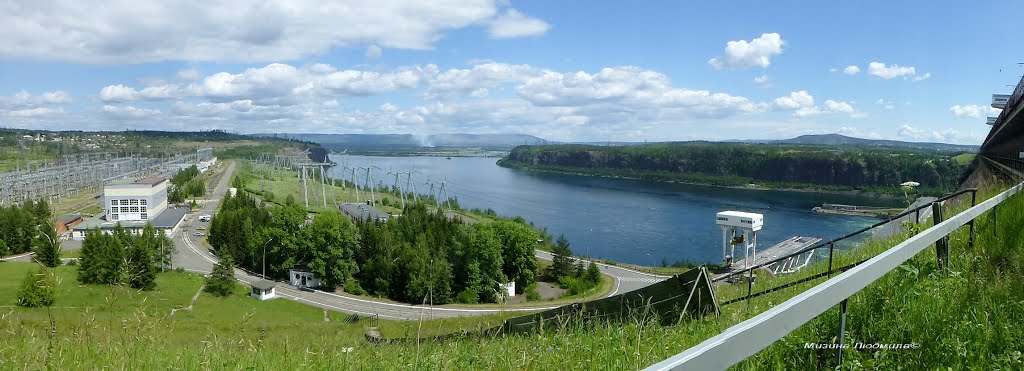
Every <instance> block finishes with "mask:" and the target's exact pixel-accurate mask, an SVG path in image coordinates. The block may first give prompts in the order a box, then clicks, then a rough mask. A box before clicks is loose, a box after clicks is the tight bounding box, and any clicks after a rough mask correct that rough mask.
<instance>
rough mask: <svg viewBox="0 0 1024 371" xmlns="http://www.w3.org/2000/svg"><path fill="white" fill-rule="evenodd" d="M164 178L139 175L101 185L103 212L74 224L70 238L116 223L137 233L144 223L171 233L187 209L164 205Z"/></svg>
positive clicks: (165, 193) (103, 228)
mask: <svg viewBox="0 0 1024 371" xmlns="http://www.w3.org/2000/svg"><path fill="white" fill-rule="evenodd" d="M167 183H168V181H167V179H166V178H160V177H153V178H143V179H138V180H134V181H119V182H113V183H110V184H107V185H105V186H104V187H103V197H102V200H103V213H101V214H100V215H97V216H94V217H92V218H89V219H87V220H85V221H83V222H82V223H80V224H78V225H76V226H75V227H74V230H73V233H72V238H74V239H76V240H81V239H84V238H85V232H86V231H88V230H90V229H95V228H99V229H101V230H112V229H113V228H114V227H115V226H116V225H117V224H118V223H120V224H121V227H122V228H125V229H128V230H129V231H131V232H132V233H139V232H140V231H141V230H142V228H143V227H145V226H146V223H150V224H152V225H153V227H156V228H157V229H161V230H163V231H164V233H166V234H168V235H171V234H173V233H174V231H175V229H176V228H177V227H178V224H179V223H181V220H182V219H183V218H184V217H185V213H187V212H188V208H168V207H167Z"/></svg>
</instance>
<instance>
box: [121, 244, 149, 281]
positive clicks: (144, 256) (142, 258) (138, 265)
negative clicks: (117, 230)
mask: <svg viewBox="0 0 1024 371" xmlns="http://www.w3.org/2000/svg"><path fill="white" fill-rule="evenodd" d="M126 268H127V269H128V272H127V273H128V286H129V287H131V288H133V289H137V290H144V291H149V290H152V289H154V288H155V287H156V269H154V267H153V259H152V257H151V255H150V251H149V248H148V246H145V244H142V243H136V244H133V245H132V246H131V247H130V248H129V251H128V264H127V267H126Z"/></svg>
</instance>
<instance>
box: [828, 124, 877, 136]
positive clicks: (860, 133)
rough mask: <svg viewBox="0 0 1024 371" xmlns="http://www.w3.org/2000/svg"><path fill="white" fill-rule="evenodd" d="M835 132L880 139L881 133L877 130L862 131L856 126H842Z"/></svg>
mask: <svg viewBox="0 0 1024 371" xmlns="http://www.w3.org/2000/svg"><path fill="white" fill-rule="evenodd" d="M836 133H837V134H842V135H846V136H850V137H855V138H866V139H882V135H881V134H879V133H878V132H875V131H864V130H861V129H858V128H857V127H856V126H842V127H840V128H839V130H837V131H836Z"/></svg>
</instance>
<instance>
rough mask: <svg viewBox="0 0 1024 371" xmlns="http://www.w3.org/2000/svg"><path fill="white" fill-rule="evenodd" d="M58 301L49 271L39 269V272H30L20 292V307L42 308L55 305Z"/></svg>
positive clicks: (22, 282)
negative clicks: (56, 300)
mask: <svg viewBox="0 0 1024 371" xmlns="http://www.w3.org/2000/svg"><path fill="white" fill-rule="evenodd" d="M55 299H56V285H55V281H54V279H53V275H52V274H51V273H50V271H49V269H46V268H45V267H39V270H37V271H34V272H33V271H29V272H28V273H27V274H26V275H25V279H24V280H23V281H21V289H19V290H18V305H20V306H23V307H41V306H47V307H48V306H50V305H53V302H54V300H55Z"/></svg>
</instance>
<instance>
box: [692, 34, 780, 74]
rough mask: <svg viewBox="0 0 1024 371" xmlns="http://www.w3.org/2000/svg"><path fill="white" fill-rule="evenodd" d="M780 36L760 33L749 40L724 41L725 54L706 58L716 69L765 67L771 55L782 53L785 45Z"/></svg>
mask: <svg viewBox="0 0 1024 371" xmlns="http://www.w3.org/2000/svg"><path fill="white" fill-rule="evenodd" d="M785 43H786V42H785V41H784V40H782V36H779V34H777V33H765V34H761V37H758V38H756V39H753V40H750V41H749V42H748V41H746V40H736V41H730V42H728V43H726V46H725V56H723V57H715V58H711V59H710V60H708V64H711V65H712V66H714V67H715V68H716V69H726V68H750V67H761V68H767V67H768V66H769V65H770V64H771V62H772V60H771V59H772V57H773V56H776V55H779V54H782V47H783V46H784V45H785Z"/></svg>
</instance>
